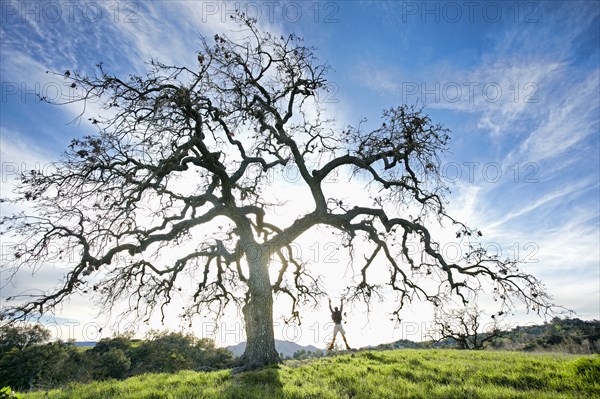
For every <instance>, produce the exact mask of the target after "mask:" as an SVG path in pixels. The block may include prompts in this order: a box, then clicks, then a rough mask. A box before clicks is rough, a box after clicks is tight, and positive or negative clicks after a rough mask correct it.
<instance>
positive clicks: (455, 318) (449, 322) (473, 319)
mask: <svg viewBox="0 0 600 399" xmlns="http://www.w3.org/2000/svg"><path fill="white" fill-rule="evenodd" d="M503 314H504V312H502V311H500V312H498V313H497V314H493V315H492V316H491V320H490V322H489V323H485V322H484V321H483V318H484V316H485V314H484V312H483V311H482V310H481V309H479V307H478V306H477V305H468V306H465V307H463V308H459V309H449V310H445V309H437V310H436V312H435V315H434V319H433V334H434V335H435V337H432V338H434V340H435V341H437V342H439V341H442V340H447V339H453V340H454V341H455V342H456V344H457V346H458V348H459V349H472V350H480V349H485V348H486V347H487V346H488V345H490V344H491V343H492V342H494V341H495V340H497V339H498V338H500V337H502V335H503V331H502V330H501V328H500V325H499V318H500V317H501V316H502V315H503ZM484 323H485V324H484Z"/></svg>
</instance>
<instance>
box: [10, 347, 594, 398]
mask: <svg viewBox="0 0 600 399" xmlns="http://www.w3.org/2000/svg"><path fill="white" fill-rule="evenodd" d="M21 395H22V397H24V398H26V399H43V398H49V399H84V398H85V399H108V398H119V399H163V398H164V399H197V398H215V399H217V398H218V399H221V398H244V399H247V398H260V399H265V398H315V399H326V398H356V399H358V398H365V399H370V398H423V399H435V398H444V399H448V398H527V399H531V398H548V399H559V398H598V397H600V357H599V356H597V355H594V356H576V355H560V354H527V353H515V352H491V351H485V352H482V351H478V352H475V351H456V350H435V349H433V350H396V351H382V352H378V351H366V352H357V353H353V354H342V355H339V356H333V357H327V358H321V359H311V360H306V361H287V362H286V363H285V364H284V365H281V366H277V367H271V368H266V369H263V370H260V371H256V372H248V373H243V374H239V375H231V372H230V371H229V370H222V371H217V372H207V373H204V372H191V371H185V372H179V373H177V374H145V375H142V376H137V377H132V378H129V379H127V380H123V381H104V382H97V383H91V384H85V385H79V384H74V385H70V386H68V387H66V388H64V389H63V390H53V391H49V392H47V393H46V392H36V393H30V394H21Z"/></svg>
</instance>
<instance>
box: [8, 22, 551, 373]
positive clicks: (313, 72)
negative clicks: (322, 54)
mask: <svg viewBox="0 0 600 399" xmlns="http://www.w3.org/2000/svg"><path fill="white" fill-rule="evenodd" d="M237 20H238V22H239V23H240V26H241V27H242V28H243V30H242V34H238V35H236V38H230V37H228V36H226V35H215V36H214V38H212V39H209V38H204V39H203V40H202V43H203V45H202V48H201V50H200V51H199V52H198V54H197V65H196V67H194V68H191V67H186V66H173V65H165V64H163V63H161V62H159V61H156V60H153V61H151V62H150V64H149V65H150V66H149V70H148V72H147V74H146V75H145V76H129V77H128V78H120V77H117V76H113V75H111V74H110V73H108V72H106V71H105V68H104V66H103V65H102V64H99V65H97V67H98V69H97V72H96V73H95V74H94V75H92V76H89V75H85V74H83V73H78V72H77V71H69V73H60V74H57V75H58V76H61V78H62V79H65V80H67V81H68V82H72V83H71V85H72V86H75V87H76V88H77V90H78V92H79V93H82V94H81V97H80V98H77V99H75V100H73V101H80V102H81V103H83V104H89V103H90V102H92V101H98V100H101V103H102V104H103V105H104V109H105V114H106V115H104V116H103V117H101V116H96V115H94V116H92V117H90V118H89V119H88V120H89V122H90V123H91V124H92V125H94V126H95V127H97V129H98V131H97V133H95V134H92V135H88V136H85V137H83V138H77V139H74V140H73V141H72V143H71V145H70V146H69V148H68V149H67V151H66V152H65V154H64V157H63V158H62V159H61V160H60V161H58V162H56V163H55V164H54V165H53V167H52V168H48V169H47V170H45V171H43V172H42V171H33V170H32V171H30V172H26V173H24V174H23V176H22V180H21V182H20V185H19V186H18V188H17V195H18V198H16V199H13V200H12V201H15V202H17V203H27V204H28V206H29V209H30V210H29V211H27V212H25V213H21V214H15V215H12V216H7V217H5V218H4V219H3V233H4V234H11V236H12V237H17V238H19V240H20V241H19V242H20V243H21V244H19V245H18V246H17V247H18V248H21V249H20V250H19V251H18V252H16V253H15V254H14V257H13V258H12V259H11V260H10V262H7V263H5V264H4V265H3V267H4V268H10V269H11V270H13V271H14V270H18V268H21V267H24V266H32V265H33V266H35V265H38V266H40V265H41V266H42V267H43V266H44V265H45V264H47V263H50V262H58V263H60V262H61V261H62V258H63V257H65V258H66V254H67V253H68V254H70V255H69V256H70V258H72V259H71V260H72V262H70V263H68V270H66V271H65V275H64V281H63V282H62V283H61V284H60V286H58V287H57V288H56V289H54V290H51V291H47V292H43V293H41V294H31V293H27V292H25V293H24V294H23V295H19V296H16V297H15V298H11V300H12V302H10V303H11V305H10V306H7V307H5V308H4V309H3V313H4V316H5V317H8V318H10V319H19V318H26V317H29V316H32V315H34V314H40V313H44V312H48V311H51V310H52V309H54V308H55V307H56V306H57V305H59V304H60V303H61V302H63V301H64V300H65V299H67V298H68V297H70V296H72V295H76V294H78V293H80V292H82V291H86V292H87V291H90V292H92V293H93V294H94V295H95V297H96V298H97V299H98V301H99V302H100V305H101V306H102V307H104V308H110V307H112V306H113V305H114V304H115V303H117V302H118V301H121V300H123V299H126V301H125V302H126V303H128V304H129V308H128V311H129V312H131V313H133V314H135V315H138V316H140V317H146V316H148V315H149V314H151V312H153V311H155V310H156V311H159V312H163V317H164V311H165V309H166V308H167V306H168V305H169V304H170V303H172V302H173V301H174V298H178V297H179V296H184V295H187V294H188V293H189V296H187V297H186V298H185V301H186V306H185V309H184V310H183V311H182V317H190V318H191V317H193V316H194V315H195V314H197V313H200V312H203V311H206V310H212V311H214V312H216V313H221V312H222V311H223V308H224V307H225V306H227V305H228V304H237V305H239V306H240V307H241V308H242V312H243V315H244V319H245V331H246V336H247V346H246V351H245V353H244V355H243V356H242V358H241V360H240V369H239V370H245V369H249V368H253V367H259V366H261V365H265V364H271V363H275V362H279V361H280V359H279V354H278V353H277V351H276V350H275V345H274V331H273V297H274V295H286V296H287V297H289V298H290V299H291V303H292V309H291V315H292V317H299V314H298V307H299V306H300V305H302V304H306V303H311V302H315V303H316V301H317V300H319V299H320V296H321V295H323V289H322V287H321V286H320V282H319V279H317V278H315V277H314V276H313V275H312V274H311V273H310V270H309V269H310V268H309V267H307V263H306V262H305V261H303V260H302V259H301V258H300V257H298V256H296V255H297V254H295V253H294V251H293V250H292V249H293V248H292V244H293V243H294V242H295V241H296V240H297V239H298V238H299V237H300V236H301V235H302V234H304V233H306V232H309V231H311V230H312V229H314V228H316V227H317V226H327V227H328V228H330V229H332V230H333V231H335V232H336V234H337V237H338V239H339V241H340V243H341V244H342V245H343V246H344V247H346V248H348V249H350V251H351V253H352V254H353V253H354V252H353V251H354V250H356V249H358V248H364V251H365V253H366V256H364V259H359V257H358V256H353V258H352V261H353V264H354V265H358V266H359V267H360V269H359V270H360V271H359V272H358V273H357V281H356V284H353V285H352V286H350V287H349V289H350V291H349V299H350V300H364V301H367V302H369V301H370V300H372V299H373V298H374V297H376V296H378V295H379V294H380V293H381V290H382V289H383V288H384V286H383V285H382V284H378V283H376V282H373V281H372V280H371V279H370V275H369V273H370V271H371V270H372V269H374V268H376V267H377V265H383V266H386V267H387V269H388V271H389V277H388V278H387V284H386V285H387V286H388V287H391V289H393V290H394V292H396V293H397V298H396V300H397V310H396V311H395V313H394V314H395V315H396V316H397V317H398V318H399V317H400V309H402V307H403V306H404V305H405V304H406V303H407V302H410V301H411V300H413V299H414V298H420V299H422V300H427V301H430V302H432V303H433V304H434V305H436V306H441V305H443V303H444V302H445V301H446V300H447V299H449V298H452V297H455V298H460V300H462V301H463V302H465V303H466V302H467V301H468V300H469V298H470V297H471V295H472V293H475V292H477V291H478V290H480V289H482V284H483V283H482V281H487V282H490V283H491V284H493V286H494V292H495V294H496V296H497V298H498V300H499V301H501V303H502V304H503V306H510V305H511V304H512V300H513V299H518V300H519V301H522V302H524V303H525V305H526V306H527V308H528V309H530V310H535V311H538V312H540V311H545V310H547V309H548V307H549V302H548V301H549V298H548V296H547V294H546V293H545V291H544V288H543V286H542V285H541V283H540V282H539V281H538V280H537V279H536V278H535V277H533V276H532V275H530V274H527V273H525V272H523V271H520V270H519V268H518V261H517V260H503V259H500V258H498V257H497V256H492V255H488V254H487V253H486V251H485V250H484V248H483V247H482V246H477V245H475V244H473V246H472V247H471V250H469V251H468V252H467V253H465V254H464V256H463V258H462V259H461V260H460V261H459V262H450V261H447V260H446V259H445V258H444V256H442V254H441V246H440V244H439V242H438V241H436V240H435V239H434V238H433V237H432V234H431V233H430V229H429V228H428V227H427V226H428V224H430V223H432V224H434V225H436V224H437V223H446V224H450V225H453V226H454V227H455V231H456V232H457V235H459V236H461V235H463V236H473V238H475V236H477V235H481V233H480V232H478V231H477V230H474V229H472V228H469V227H467V226H466V225H465V224H464V223H462V222H460V221H458V220H455V219H454V218H452V217H451V216H450V215H448V214H447V212H446V208H445V204H446V203H445V199H444V194H445V192H446V190H447V187H446V186H445V184H444V181H443V180H442V178H441V174H440V167H441V158H440V156H441V155H442V153H443V152H444V151H445V150H446V149H447V147H448V143H449V139H450V137H449V131H448V130H447V129H445V128H443V127H442V126H440V125H438V124H435V123H434V122H432V120H431V119H430V117H429V116H428V115H426V114H424V113H423V112H422V110H420V109H417V108H414V107H409V106H404V105H401V106H398V107H394V108H390V109H388V110H385V111H384V112H383V115H382V122H381V124H380V125H378V126H377V127H376V128H374V129H366V128H365V126H366V124H364V123H360V124H358V125H357V126H349V127H347V128H343V129H340V128H338V127H337V125H336V124H335V123H334V121H332V120H329V119H327V118H325V117H324V116H323V115H324V112H322V109H321V106H322V104H320V103H319V101H318V97H319V95H324V94H325V95H326V94H327V89H328V86H327V80H326V74H327V72H328V70H329V67H328V66H327V65H326V64H320V63H319V62H318V59H317V58H316V56H315V54H314V51H313V49H312V48H310V47H307V46H306V45H304V43H303V40H302V39H301V38H299V37H297V36H295V35H289V36H286V37H277V36H274V35H271V34H269V33H265V32H262V31H260V30H259V29H258V28H257V26H256V23H255V21H253V20H251V19H249V18H246V17H244V16H243V15H241V16H238V17H237ZM238 33H239V32H238ZM82 116H83V114H82ZM285 168H294V169H295V170H297V172H298V174H299V176H300V181H299V183H298V184H303V185H304V186H305V187H306V188H307V189H308V190H307V192H310V196H309V198H307V201H310V202H312V203H314V205H312V208H311V210H310V211H309V212H307V213H305V214H298V215H297V217H296V218H295V220H294V221H293V222H292V223H290V224H289V225H281V224H280V223H279V222H278V220H277V216H276V212H274V211H275V210H277V208H278V207H279V206H280V205H281V204H279V203H270V202H268V201H267V200H266V199H265V196H264V195H263V193H264V191H265V190H267V189H274V187H276V186H277V185H278V184H279V183H281V179H273V178H272V176H277V173H279V172H281V171H282V170H284V169H285ZM340 172H342V174H343V173H346V172H348V173H349V174H350V175H351V176H352V179H355V180H356V181H359V182H362V183H364V185H365V190H364V191H363V193H364V198H352V199H350V200H348V199H345V200H342V199H341V198H338V197H336V193H335V192H327V190H326V189H325V188H324V181H326V179H327V178H328V177H330V176H331V175H333V174H335V173H340ZM365 199H367V200H368V201H370V202H371V203H372V205H371V206H365V205H364V203H365ZM354 201H356V202H355V203H354ZM360 204H363V205H360ZM413 243H417V244H418V245H419V246H420V249H421V250H420V251H418V253H414V251H412V250H411V248H412V247H411V245H412V244H413ZM431 282H435V284H431Z"/></svg>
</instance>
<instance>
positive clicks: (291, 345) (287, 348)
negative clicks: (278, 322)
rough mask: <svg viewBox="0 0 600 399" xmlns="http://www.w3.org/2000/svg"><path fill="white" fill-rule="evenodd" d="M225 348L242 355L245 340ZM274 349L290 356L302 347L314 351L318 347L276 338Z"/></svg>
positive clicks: (236, 354)
mask: <svg viewBox="0 0 600 399" xmlns="http://www.w3.org/2000/svg"><path fill="white" fill-rule="evenodd" d="M225 349H227V350H229V351H230V352H231V353H233V355H234V356H242V354H243V353H244V350H246V342H245V341H244V342H240V343H239V344H237V345H230V346H227V347H225ZM275 349H277V352H279V354H282V353H283V356H284V357H288V356H292V355H293V354H294V352H296V351H298V350H300V349H304V350H305V351H307V352H316V351H318V350H320V349H319V348H317V347H315V346H312V345H308V346H302V345H298V344H297V343H295V342H289V341H280V340H278V339H276V340H275Z"/></svg>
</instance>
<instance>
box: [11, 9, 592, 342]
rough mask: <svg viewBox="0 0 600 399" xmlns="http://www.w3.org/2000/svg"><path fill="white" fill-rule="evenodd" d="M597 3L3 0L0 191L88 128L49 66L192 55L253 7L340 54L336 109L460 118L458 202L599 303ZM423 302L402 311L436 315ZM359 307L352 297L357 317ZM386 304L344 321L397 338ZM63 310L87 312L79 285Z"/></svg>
mask: <svg viewBox="0 0 600 399" xmlns="http://www.w3.org/2000/svg"><path fill="white" fill-rule="evenodd" d="M599 4H600V3H598V2H593V1H592V2H583V1H582V2H577V1H568V2H559V1H546V2H516V1H507V2H483V1H482V2H474V3H469V2H433V1H432V2H412V1H390V2H386V1H374V2H367V1H345V2H342V1H338V2H334V1H323V2H313V1H304V2H283V1H282V2H261V1H257V2H248V3H246V2H229V3H227V2H221V1H205V2H201V1H181V2H177V1H151V2H145V3H141V2H125V1H123V2H120V1H117V2H113V1H111V2H93V1H92V2H77V1H75V2H71V1H69V2H67V1H65V2H61V1H56V2H55V1H53V2H41V1H40V2H27V1H25V2H14V1H5V2H2V9H1V12H2V14H1V25H0V33H1V54H0V58H1V64H0V73H1V81H2V91H1V99H0V101H1V102H0V106H1V109H0V117H1V119H0V145H1V146H0V155H1V157H2V188H1V191H2V192H1V194H2V196H6V195H8V193H9V192H10V187H11V179H12V178H13V177H14V176H15V175H16V173H17V172H18V171H20V170H23V169H32V168H39V167H40V166H41V167H43V165H45V164H47V163H48V162H50V161H52V160H56V159H57V158H58V157H59V155H60V153H61V152H62V151H63V150H64V149H65V148H66V146H67V145H68V143H69V142H70V140H71V138H73V137H77V136H81V135H84V134H86V133H90V132H91V131H92V130H91V127H90V126H88V125H86V124H85V123H81V124H77V123H75V124H68V122H70V121H71V120H73V119H74V118H75V117H76V116H77V114H78V112H79V111H80V108H78V107H77V106H68V107H56V106H50V105H48V104H44V103H40V102H39V101H37V99H36V97H35V95H34V94H33V93H34V92H35V91H41V92H42V93H43V94H44V95H46V96H48V97H52V96H54V97H57V96H59V95H60V96H63V97H65V96H69V95H70V93H69V88H68V87H66V86H65V85H64V82H62V81H61V80H60V79H56V78H55V77H53V76H51V75H48V74H46V73H45V72H46V71H47V70H53V71H59V72H61V71H64V70H65V69H71V70H80V71H84V72H85V71H88V72H90V71H93V66H94V64H95V63H97V62H98V61H103V62H104V65H105V67H106V69H107V70H110V71H112V72H115V73H117V74H128V73H142V72H143V71H144V70H145V68H146V65H145V64H144V62H145V61H148V60H149V59H151V58H158V59H159V60H161V61H164V62H166V63H170V62H172V63H174V64H189V65H193V63H194V60H195V51H196V50H197V49H198V45H199V36H200V35H206V36H207V37H211V36H212V35H214V34H215V33H220V32H229V30H230V29H232V26H231V25H230V24H229V23H228V22H227V19H228V15H229V14H230V13H231V12H232V10H234V9H235V8H240V9H242V10H246V11H247V12H248V14H250V15H253V16H258V17H259V25H260V26H261V27H263V28H265V29H267V30H270V31H272V32H275V33H277V34H286V33H292V32H293V33H297V34H299V35H301V36H303V37H304V39H305V42H306V43H307V44H310V45H313V46H315V47H316V48H317V50H316V51H317V55H318V57H319V59H320V60H321V61H323V62H328V63H329V64H330V65H331V66H332V68H333V69H332V71H331V72H330V74H329V80H330V88H331V92H330V95H329V96H327V97H326V98H324V99H323V100H322V102H323V105H324V106H325V108H326V109H327V111H328V114H329V115H330V116H334V117H336V118H337V120H338V121H339V122H340V124H341V125H345V124H357V123H358V122H359V121H360V119H361V118H362V117H366V118H368V120H369V123H373V124H377V123H378V120H379V117H380V115H381V111H382V110H383V109H385V108H388V107H391V106H396V105H399V104H401V103H408V104H418V105H424V106H425V107H426V111H427V112H428V113H429V114H430V115H431V116H432V118H433V119H434V121H436V122H440V123H442V124H443V125H445V126H446V127H448V128H449V129H450V130H451V131H452V132H453V134H452V143H451V147H450V152H449V153H448V154H447V156H446V158H445V159H444V168H443V169H442V172H443V173H444V178H445V179H446V181H447V182H448V183H449V184H450V186H451V187H452V189H453V191H452V194H451V195H450V196H449V200H450V210H451V211H452V212H453V213H454V214H455V215H458V217H459V218H463V219H464V220H465V221H466V222H467V223H468V224H470V225H474V226H478V227H479V228H481V229H482V230H483V231H484V233H485V237H486V238H488V239H489V240H490V241H489V242H491V243H498V244H499V245H501V246H502V248H503V250H504V251H508V252H510V254H513V253H515V254H518V255H520V256H521V257H522V258H525V259H526V260H527V263H526V264H525V265H524V267H526V268H527V271H530V272H531V273H534V274H535V275H536V276H538V277H540V278H541V279H542V280H543V281H544V282H545V283H546V285H547V286H548V289H549V291H550V293H551V294H552V295H553V296H554V297H555V301H556V302H557V303H560V304H562V305H564V306H566V307H569V308H571V309H574V310H575V311H576V312H577V313H578V316H579V317H581V318H584V319H599V318H600V273H599V268H600V266H599V264H600V252H599V251H600V250H599V243H600V219H599V218H600V205H599V204H600V181H599V180H600V160H599V153H600V145H599V137H600V134H599V132H600V129H599V128H600V126H599V119H600V43H599V38H600V5H599ZM90 112H95V109H94V108H93V107H92V108H91V110H90ZM339 184H342V183H341V182H340V183H339ZM349 192H351V191H349ZM349 195H351V194H349ZM5 211H6V208H5V209H4V210H3V211H2V212H3V213H4V212H5ZM5 244H6V243H4V244H3V248H2V251H3V257H4V256H5V255H6V253H7V251H8V250H7V249H6V248H5ZM338 266H339V267H340V268H342V269H343V266H342V265H338ZM340 270H341V269H340ZM48 275H49V276H50V275H52V273H51V272H48ZM50 278H51V277H49V279H50ZM39 280H40V279H39V278H38V281H39ZM24 284H26V283H24ZM12 289H13V288H10V287H9V288H6V287H5V288H4V291H3V292H2V295H1V297H2V298H4V297H5V296H6V295H7V294H6V292H7V290H12ZM420 309H421V308H419V307H415V308H414V309H413V310H412V311H409V312H408V314H407V318H406V320H409V321H410V320H413V321H414V322H415V323H421V322H424V321H426V320H427V317H426V315H425V313H423V312H425V311H423V312H422V311H421V310H420ZM363 313H364V308H362V307H361V306H360V305H357V306H356V308H355V309H354V312H353V315H354V316H353V317H355V318H362V317H363V316H362V315H363ZM311 317H312V318H311ZM323 319H325V320H327V319H328V314H327V311H326V310H325V307H323V308H321V309H320V310H318V311H316V312H314V311H309V316H307V320H308V321H309V322H308V323H305V325H311V324H310V323H316V322H318V321H319V320H321V321H322V320H323ZM387 319H388V316H387V315H386V314H385V312H384V311H383V310H381V311H379V313H378V312H374V313H373V314H372V315H371V316H370V319H369V320H370V322H369V323H365V322H363V321H360V322H357V323H355V326H356V329H355V330H354V329H353V328H354V327H352V328H349V329H350V331H349V337H352V338H350V339H354V340H355V342H356V343H357V344H360V345H367V344H369V343H380V342H389V341H392V340H394V339H399V338H402V337H403V336H402V334H403V333H406V331H405V330H402V329H401V330H400V331H399V330H398V329H396V330H394V329H393V326H392V325H391V324H389V323H387V322H386V320H387ZM57 320H63V321H64V320H71V321H73V322H75V323H78V321H81V323H84V321H85V320H93V318H91V316H89V311H88V309H86V308H85V305H84V303H83V302H82V301H80V302H78V301H77V300H76V299H74V300H73V303H72V304H70V305H65V308H64V309H63V311H62V313H60V314H58V315H57ZM231 320H236V316H235V315H232V316H231ZM515 320H517V319H515ZM518 320H519V322H529V321H537V322H539V319H536V318H533V317H529V318H527V317H525V316H523V317H522V318H520V319H518ZM82 325H83V324H82ZM167 327H169V328H171V329H174V328H176V326H175V325H168V326H167ZM359 327H360V328H359ZM78 328H79V330H78V331H79V332H77V334H78V337H82V332H81V330H82V327H78ZM157 328H158V326H157ZM279 335H280V336H281V334H279ZM366 335H369V336H370V337H371V338H369V339H367V338H364V336H366ZM309 336H311V333H310V332H309V331H307V330H306V327H305V330H303V338H299V341H300V342H301V343H307V344H308V343H311V344H315V342H313V341H314V340H311V339H309V338H308V337H309ZM284 338H286V337H284ZM288 338H289V337H288ZM407 338H415V337H414V336H409V337H407ZM231 339H232V337H227V339H226V341H231ZM321 341H322V340H321ZM373 341H376V342H373Z"/></svg>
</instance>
